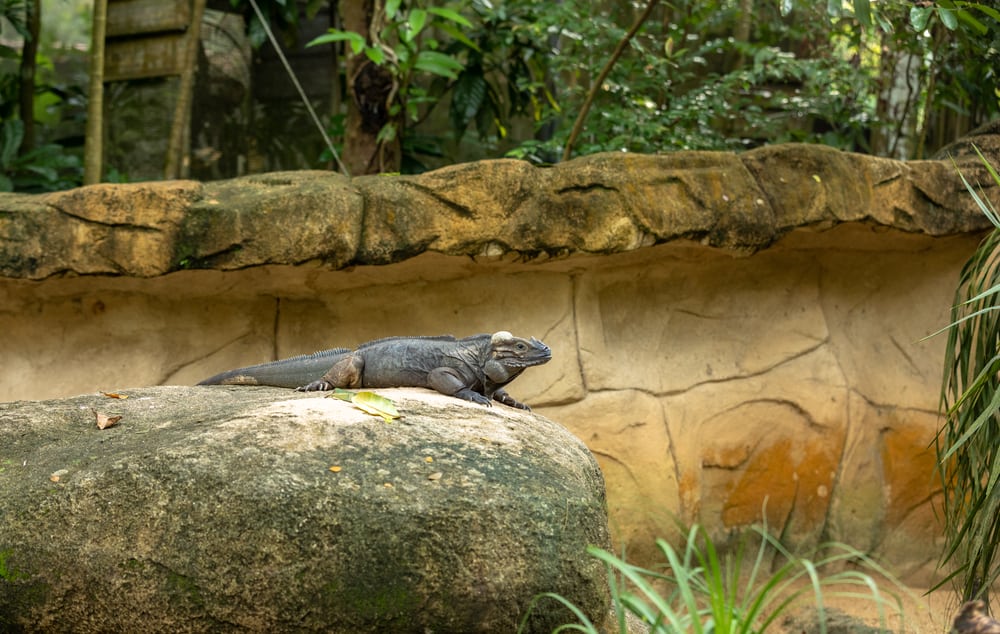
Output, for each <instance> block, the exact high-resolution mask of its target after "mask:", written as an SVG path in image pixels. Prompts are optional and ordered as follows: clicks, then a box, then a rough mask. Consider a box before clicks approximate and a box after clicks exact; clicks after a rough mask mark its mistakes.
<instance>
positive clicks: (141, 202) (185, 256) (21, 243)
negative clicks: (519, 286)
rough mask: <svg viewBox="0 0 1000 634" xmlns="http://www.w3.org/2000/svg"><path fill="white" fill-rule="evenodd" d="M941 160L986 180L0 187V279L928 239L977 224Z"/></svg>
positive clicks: (734, 170)
mask: <svg viewBox="0 0 1000 634" xmlns="http://www.w3.org/2000/svg"><path fill="white" fill-rule="evenodd" d="M956 165H958V166H960V167H961V169H962V171H963V173H965V174H966V175H967V177H968V178H969V180H970V181H971V182H979V183H989V182H990V180H989V178H988V175H986V173H985V170H984V169H983V167H982V165H981V163H979V162H978V160H972V159H964V160H963V161H961V162H960V163H957V164H956V163H952V162H951V161H912V162H904V161H896V160H890V159H884V158H878V157H871V156H866V155H861V154H853V153H847V152H841V151H838V150H834V149H831V148H827V147H823V146H815V145H803V144H785V145H775V146H766V147H763V148H759V149H756V150H751V151H748V152H745V153H743V154H734V153H729V152H677V153H672V154H663V155H637V154H626V153H604V154H596V155H591V156H586V157H581V158H578V159H575V160H572V161H567V162H565V163H560V164H558V165H555V166H553V167H535V166H532V165H530V164H528V163H526V162H524V161H518V160H512V159H499V160H486V161H479V162H475V163H466V164H459V165H454V166H450V167H445V168H442V169H438V170H435V171H432V172H427V173H425V174H420V175H415V176H399V175H397V176H364V177H358V178H354V179H348V178H346V177H343V176H341V175H339V174H336V173H333V172H324V171H314V170H313V171H297V172H278V173H271V174H262V175H254V176H245V177H241V178H236V179H231V180H226V181H217V182H206V183H198V182H194V181H165V182H148V183H135V184H125V185H112V184H100V185H92V186H88V187H82V188H77V189H74V190H69V191H65V192H54V193H48V194H38V195H25V194H3V195H0V236H2V237H3V238H4V240H3V242H2V243H0V276H2V277H7V278H15V279H25V280H42V279H46V278H49V277H53V276H59V275H72V274H76V275H111V276H131V277H137V278H148V277H156V276H161V275H165V274H168V273H171V272H175V271H179V270H185V269H216V270H223V271H225V270H236V269H245V268H250V267H258V266H268V265H298V264H303V263H306V262H320V263H322V265H323V266H324V267H327V268H329V269H332V270H340V269H345V268H350V267H353V266H356V265H383V264H391V263H396V262H400V261H403V260H407V259H410V258H412V257H414V256H417V255H420V254H423V253H438V254H444V255H450V256H467V257H473V258H486V259H495V258H500V257H505V256H511V255H513V256H515V257H518V258H522V259H526V260H540V261H547V260H550V259H559V258H564V257H566V256H572V255H577V254H599V255H608V254H616V253H627V252H631V251H635V250H639V249H644V248H647V247H650V246H654V245H658V244H663V243H667V242H673V241H678V240H694V241H697V242H699V243H701V244H703V245H706V246H710V247H717V248H722V249H729V250H733V251H735V252H739V253H753V252H756V251H758V250H760V249H763V248H767V247H768V246H769V245H771V244H772V243H774V242H775V241H776V240H777V239H778V238H780V237H781V236H783V235H785V234H786V233H788V232H789V231H791V230H793V229H796V228H802V227H819V228H824V227H830V226H833V225H836V224H840V223H844V222H869V223H875V224H878V225H883V226H886V227H893V228H897V229H900V230H902V231H907V232H918V233H924V234H928V235H934V236H938V235H947V234H954V233H966V232H973V231H980V230H983V229H985V228H987V227H988V226H989V225H988V221H987V220H986V219H985V218H984V217H983V216H982V214H981V213H980V212H979V210H978V208H977V207H976V205H975V202H974V201H973V200H972V198H971V197H970V196H969V195H968V192H967V191H966V189H965V187H964V185H963V183H962V181H961V178H960V177H959V174H958V172H957V170H956ZM994 189H995V188H994Z"/></svg>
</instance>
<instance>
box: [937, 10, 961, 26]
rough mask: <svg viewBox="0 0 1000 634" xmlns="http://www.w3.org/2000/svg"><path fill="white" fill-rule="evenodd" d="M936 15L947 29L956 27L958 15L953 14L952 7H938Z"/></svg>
mask: <svg viewBox="0 0 1000 634" xmlns="http://www.w3.org/2000/svg"><path fill="white" fill-rule="evenodd" d="M938 15H940V16H941V24H943V25H945V27H947V28H948V30H949V31H954V30H955V29H957V28H958V16H956V15H955V11H954V10H953V9H946V8H944V7H938Z"/></svg>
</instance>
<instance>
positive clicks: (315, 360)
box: [198, 348, 351, 388]
mask: <svg viewBox="0 0 1000 634" xmlns="http://www.w3.org/2000/svg"><path fill="white" fill-rule="evenodd" d="M350 352H351V351H350V349H348V348H333V349H332V350H323V351H322V352H314V353H313V354H303V355H300V356H298V357H290V358H288V359H280V360H278V361H271V362H270V363H261V364H260V365H251V366H248V367H246V368H239V369H236V370H229V371H228V372H222V373H220V374H216V375H215V376H213V377H209V378H207V379H205V380H204V381H201V382H200V383H198V385H271V386H273V387H288V388H296V387H299V386H301V385H306V384H308V383H312V382H313V381H315V380H317V379H319V378H321V377H322V376H323V375H324V374H326V371H327V370H329V369H330V367H331V366H332V365H333V364H334V363H336V362H337V361H339V360H340V359H342V358H343V357H344V356H345V355H347V354H349V353H350Z"/></svg>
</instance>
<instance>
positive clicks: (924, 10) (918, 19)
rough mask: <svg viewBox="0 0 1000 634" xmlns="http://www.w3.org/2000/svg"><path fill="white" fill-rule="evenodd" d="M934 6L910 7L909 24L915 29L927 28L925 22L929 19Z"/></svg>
mask: <svg viewBox="0 0 1000 634" xmlns="http://www.w3.org/2000/svg"><path fill="white" fill-rule="evenodd" d="M933 12H934V7H912V8H911V9H910V26H912V27H913V30H915V31H918V32H919V31H923V30H924V29H926V28H927V22H928V21H929V20H930V19H931V13H933Z"/></svg>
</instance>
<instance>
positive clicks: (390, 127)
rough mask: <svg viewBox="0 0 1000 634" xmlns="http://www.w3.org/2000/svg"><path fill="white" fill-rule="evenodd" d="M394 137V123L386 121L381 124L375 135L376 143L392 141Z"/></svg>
mask: <svg viewBox="0 0 1000 634" xmlns="http://www.w3.org/2000/svg"><path fill="white" fill-rule="evenodd" d="M395 139H396V125H395V124H393V123H387V124H385V125H384V126H382V129H381V130H379V131H378V136H376V137H375V141H376V142H377V143H382V142H386V141H394V140H395Z"/></svg>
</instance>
